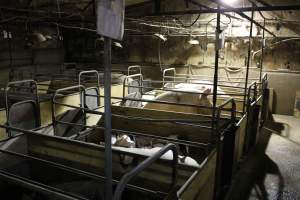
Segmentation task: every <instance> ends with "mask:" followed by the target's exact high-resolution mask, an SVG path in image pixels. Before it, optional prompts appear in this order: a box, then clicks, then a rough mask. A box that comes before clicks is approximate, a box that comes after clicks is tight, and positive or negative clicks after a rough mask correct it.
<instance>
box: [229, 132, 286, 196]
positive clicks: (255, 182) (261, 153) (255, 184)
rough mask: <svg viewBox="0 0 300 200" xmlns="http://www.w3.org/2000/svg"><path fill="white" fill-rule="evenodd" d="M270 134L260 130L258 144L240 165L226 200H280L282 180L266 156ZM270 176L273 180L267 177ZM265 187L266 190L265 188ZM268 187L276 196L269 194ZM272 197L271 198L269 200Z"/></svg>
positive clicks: (282, 188)
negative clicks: (271, 188)
mask: <svg viewBox="0 0 300 200" xmlns="http://www.w3.org/2000/svg"><path fill="white" fill-rule="evenodd" d="M271 134H272V133H271V132H270V131H267V130H265V129H262V133H261V134H260V139H259V143H258V144H257V146H256V147H255V148H254V149H253V150H252V151H251V152H250V155H249V157H248V158H247V160H245V161H244V162H243V163H242V164H241V168H240V170H239V172H238V173H237V175H236V176H235V178H234V181H233V184H232V187H231V189H230V190H229V193H228V195H227V197H226V199H228V200H247V199H251V200H252V199H259V200H268V199H274V197H275V196H276V198H275V199H276V200H282V199H283V198H282V194H283V190H284V185H285V183H284V179H283V176H282V174H281V172H280V169H279V167H278V166H277V164H276V163H275V162H273V161H272V160H271V159H270V157H269V156H268V155H267V154H266V149H267V146H268V143H269V140H270V137H271ZM270 174H272V177H273V178H271V179H270V178H268V181H266V179H267V176H269V175H270ZM266 185H267V187H268V188H266ZM270 185H271V186H272V187H273V188H276V189H275V190H272V192H275V193H276V194H270V189H269V187H270ZM270 196H272V198H270Z"/></svg>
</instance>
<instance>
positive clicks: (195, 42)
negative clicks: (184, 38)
mask: <svg viewBox="0 0 300 200" xmlns="http://www.w3.org/2000/svg"><path fill="white" fill-rule="evenodd" d="M188 43H189V44H191V45H198V44H200V43H199V40H196V39H195V38H191V39H190V40H189V41H188Z"/></svg>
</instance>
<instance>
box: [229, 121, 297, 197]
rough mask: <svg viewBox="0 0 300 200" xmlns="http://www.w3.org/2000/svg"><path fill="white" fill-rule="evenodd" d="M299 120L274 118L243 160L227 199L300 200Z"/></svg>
mask: <svg viewBox="0 0 300 200" xmlns="http://www.w3.org/2000/svg"><path fill="white" fill-rule="evenodd" d="M299 141H300V119H299V118H294V117H288V116H274V119H273V120H272V121H269V122H267V123H266V125H265V127H264V128H263V129H262V130H261V134H260V140H259V143H258V144H257V146H256V147H255V148H254V149H253V151H252V152H251V153H250V156H249V157H248V158H247V159H245V160H244V162H243V163H242V165H241V168H240V170H239V172H238V174H237V176H236V177H235V179H234V181H233V184H232V187H231V189H230V191H229V194H228V196H227V198H226V199H229V200H257V199H259V200H261V199H262V200H273V199H274V200H300V142H299Z"/></svg>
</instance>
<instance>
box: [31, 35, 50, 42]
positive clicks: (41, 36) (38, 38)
mask: <svg viewBox="0 0 300 200" xmlns="http://www.w3.org/2000/svg"><path fill="white" fill-rule="evenodd" d="M32 35H34V36H35V38H36V40H37V41H38V42H39V43H42V42H46V41H47V38H46V37H45V36H44V35H43V34H41V33H38V32H34V33H33V34H32Z"/></svg>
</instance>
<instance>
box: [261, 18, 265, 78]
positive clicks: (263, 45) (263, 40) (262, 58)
mask: <svg viewBox="0 0 300 200" xmlns="http://www.w3.org/2000/svg"><path fill="white" fill-rule="evenodd" d="M265 26H266V19H264V27H265ZM264 50H265V29H263V37H262V42H261V57H260V64H259V65H260V72H259V81H260V82H261V81H262V80H261V78H262V71H263V62H264Z"/></svg>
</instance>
